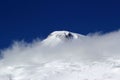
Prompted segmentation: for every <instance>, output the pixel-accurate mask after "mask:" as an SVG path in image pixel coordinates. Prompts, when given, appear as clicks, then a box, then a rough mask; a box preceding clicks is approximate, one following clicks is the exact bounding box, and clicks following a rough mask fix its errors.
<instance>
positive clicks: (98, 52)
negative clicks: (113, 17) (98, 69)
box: [1, 30, 120, 66]
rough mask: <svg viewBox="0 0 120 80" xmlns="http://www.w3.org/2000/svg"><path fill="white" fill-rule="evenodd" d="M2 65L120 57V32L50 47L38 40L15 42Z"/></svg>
mask: <svg viewBox="0 0 120 80" xmlns="http://www.w3.org/2000/svg"><path fill="white" fill-rule="evenodd" d="M1 53H2V55H3V59H1V66H3V65H4V66H7V65H22V64H32V63H33V64H37V63H44V62H49V61H55V60H63V61H64V60H65V61H93V60H106V59H109V58H120V30H118V31H114V32H110V33H107V34H91V35H86V36H85V37H84V38H82V39H81V38H79V39H77V40H73V41H72V42H64V43H62V44H60V45H57V46H54V47H50V46H43V44H42V41H40V40H37V41H34V42H33V43H31V44H27V43H25V42H15V43H14V44H13V45H12V46H11V47H9V48H7V49H5V50H2V52H1Z"/></svg>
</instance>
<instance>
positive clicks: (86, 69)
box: [0, 31, 120, 80]
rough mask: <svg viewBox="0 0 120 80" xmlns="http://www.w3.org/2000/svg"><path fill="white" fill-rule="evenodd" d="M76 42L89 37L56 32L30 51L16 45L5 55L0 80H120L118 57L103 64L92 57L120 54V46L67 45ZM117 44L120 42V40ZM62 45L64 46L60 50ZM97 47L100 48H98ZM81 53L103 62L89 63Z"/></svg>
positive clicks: (0, 70) (0, 63)
mask: <svg viewBox="0 0 120 80" xmlns="http://www.w3.org/2000/svg"><path fill="white" fill-rule="evenodd" d="M95 38H96V37H95ZM97 39H98V38H97ZM105 39H106V38H105ZM105 39H104V40H105ZM76 40H86V36H84V35H80V34H77V33H73V32H69V31H55V32H52V33H51V34H50V35H49V36H48V37H47V38H46V39H45V40H43V41H42V42H37V43H41V44H42V45H41V44H36V43H35V44H34V45H32V46H31V45H29V47H28V46H23V45H22V47H21V46H19V45H17V46H16V45H15V46H14V47H13V48H12V49H8V50H6V51H4V54H5V55H4V58H3V59H2V60H1V61H0V80H120V58H119V57H118V56H117V57H118V58H116V57H114V58H113V57H107V58H105V59H104V60H103V58H101V57H103V56H100V54H99V55H98V54H97V55H96V54H91V53H101V55H102V53H105V52H108V53H110V52H112V53H116V51H117V50H118V52H119V49H118V48H117V47H116V48H115V50H114V47H113V46H114V45H115V46H117V45H119V44H113V45H112V44H110V43H111V42H110V43H107V42H106V43H107V44H103V45H102V43H100V44H99V43H95V41H94V39H93V42H94V44H93V43H92V41H91V42H90V43H89V42H88V41H90V40H91V39H90V40H86V41H85V43H84V44H85V45H83V44H82V43H81V42H80V41H79V42H80V44H81V45H79V43H78V42H77V43H78V45H76V44H72V45H67V46H66V45H65V44H66V43H67V42H70V43H71V42H72V41H76ZM101 40H103V38H102V39H101ZM116 40H119V37H118V38H116ZM98 41H99V40H98ZM108 42H109V41H108ZM115 42H117V41H115ZM59 44H62V45H63V46H60V47H58V46H59ZM86 44H87V47H86ZM108 44H109V46H110V49H109V46H108ZM43 45H44V47H43ZM75 45H76V46H75ZM88 45H89V46H88ZM96 45H97V46H100V47H98V48H96V47H97V46H96ZM106 45H107V46H106ZM48 46H49V47H48ZM72 46H73V47H72ZM51 47H52V48H51ZM56 47H57V48H56ZM69 47H70V48H69ZM111 47H112V49H113V50H111ZM77 48H78V49H77ZM101 48H103V49H101ZM91 49H92V50H91ZM107 49H108V50H107ZM109 51H110V52H109ZM81 53H90V54H89V55H88V56H93V57H95V58H98V56H99V57H100V58H101V59H102V60H99V59H95V60H92V61H91V60H90V61H89V59H88V58H85V57H84V56H83V54H82V55H79V54H81ZM104 56H106V55H104ZM93 57H90V58H93ZM79 58H85V59H88V61H84V60H83V61H82V60H79Z"/></svg>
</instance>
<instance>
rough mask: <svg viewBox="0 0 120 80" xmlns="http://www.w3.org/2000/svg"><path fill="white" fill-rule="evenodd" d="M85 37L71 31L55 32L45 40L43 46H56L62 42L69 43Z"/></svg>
mask: <svg viewBox="0 0 120 80" xmlns="http://www.w3.org/2000/svg"><path fill="white" fill-rule="evenodd" d="M81 37H83V35H80V34H77V33H73V32H70V31H54V32H52V33H51V34H50V35H48V37H47V38H46V39H45V40H43V44H45V45H50V46H55V45H57V44H59V43H62V42H67V41H71V40H76V39H79V38H81Z"/></svg>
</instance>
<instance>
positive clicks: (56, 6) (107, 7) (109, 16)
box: [0, 0, 120, 48]
mask: <svg viewBox="0 0 120 80" xmlns="http://www.w3.org/2000/svg"><path fill="white" fill-rule="evenodd" d="M119 28H120V3H119V2H115V1H114V2H111V1H109V2H107V1H106V2H105V1H103V2H102V1H98V0H97V1H93V2H92V1H90V0H89V1H84V2H83V1H81V0H78V1H77V0H3V1H0V38H1V39H0V48H5V47H8V46H9V45H10V44H11V43H12V42H13V41H14V40H23V39H24V40H25V41H27V42H30V41H32V40H33V39H35V38H37V37H40V38H45V37H46V36H47V35H48V34H49V33H51V32H52V31H55V30H69V31H72V32H77V33H81V34H88V33H94V32H99V31H102V32H111V31H114V30H118V29H119Z"/></svg>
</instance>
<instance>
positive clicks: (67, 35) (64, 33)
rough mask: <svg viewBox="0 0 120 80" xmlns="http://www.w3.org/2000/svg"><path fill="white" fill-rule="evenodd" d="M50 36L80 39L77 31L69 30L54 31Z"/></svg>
mask: <svg viewBox="0 0 120 80" xmlns="http://www.w3.org/2000/svg"><path fill="white" fill-rule="evenodd" d="M49 37H54V38H59V39H78V38H79V35H78V34H77V33H73V32H69V31H54V32H52V33H51V34H50V35H49V36H48V38H49Z"/></svg>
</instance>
